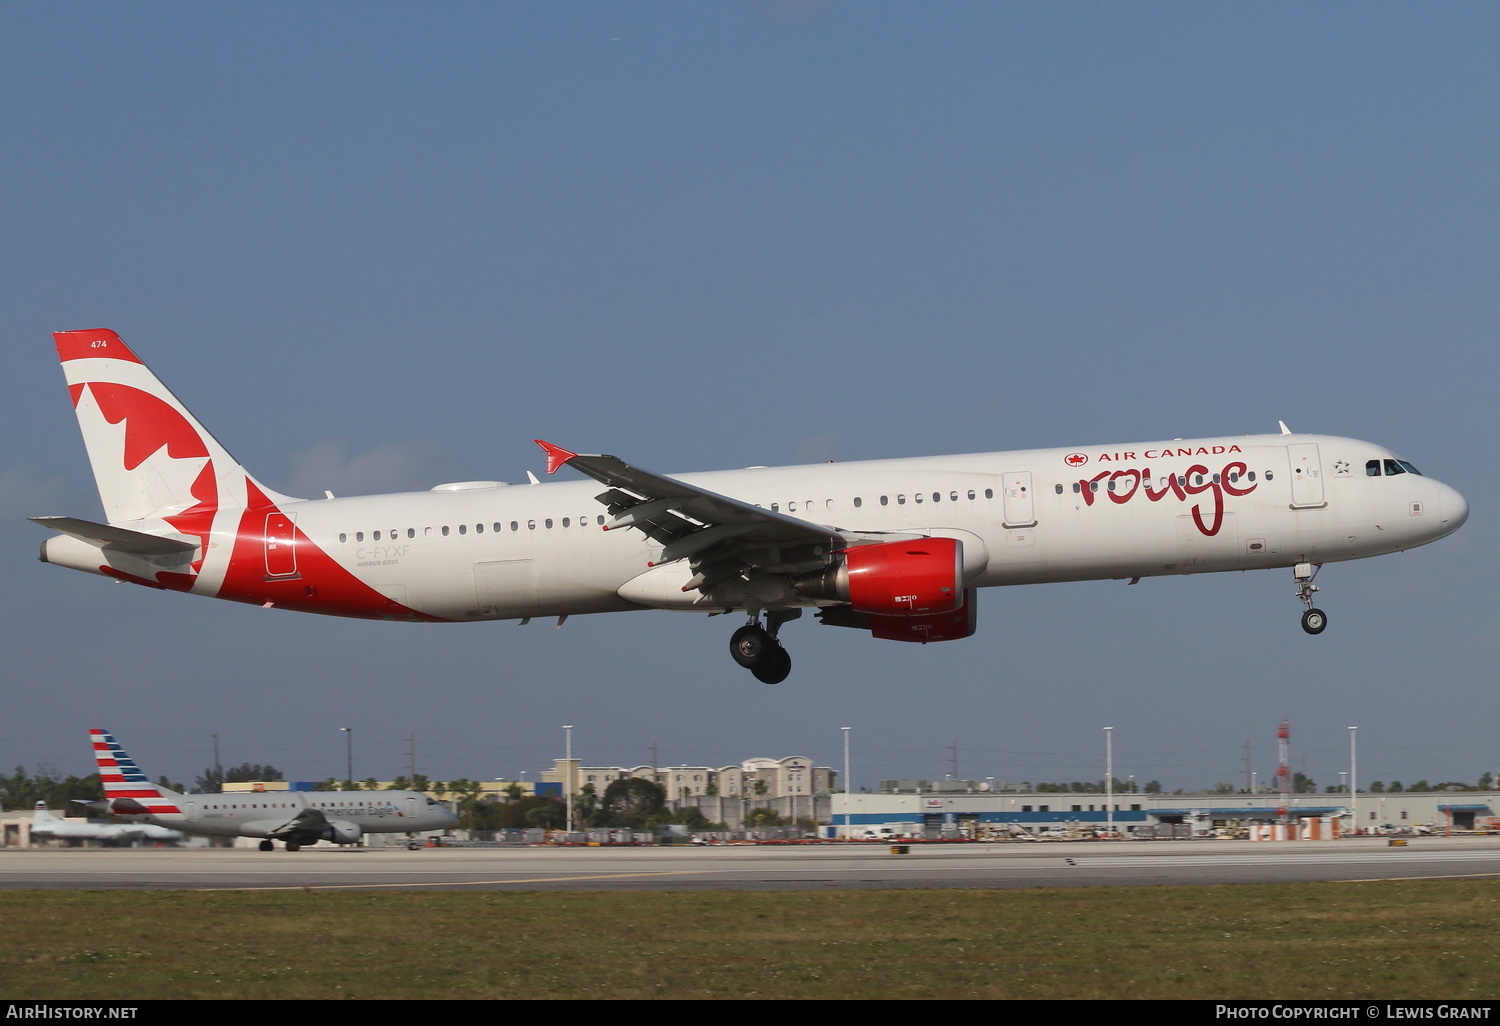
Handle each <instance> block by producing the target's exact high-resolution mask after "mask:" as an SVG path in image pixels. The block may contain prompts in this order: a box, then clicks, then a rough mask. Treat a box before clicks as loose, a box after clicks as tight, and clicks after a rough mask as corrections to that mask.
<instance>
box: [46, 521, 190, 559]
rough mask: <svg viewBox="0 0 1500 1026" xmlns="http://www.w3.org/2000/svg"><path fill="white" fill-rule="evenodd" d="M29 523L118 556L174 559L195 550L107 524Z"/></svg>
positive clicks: (183, 543) (188, 546)
mask: <svg viewBox="0 0 1500 1026" xmlns="http://www.w3.org/2000/svg"><path fill="white" fill-rule="evenodd" d="M30 520H31V522H32V523H33V524H41V525H42V526H43V527H45V528H48V529H49V530H53V531H56V532H57V533H58V534H66V535H68V536H69V537H70V538H77V539H78V540H79V541H84V542H88V543H89V544H90V545H97V546H99V547H100V548H105V549H114V550H116V551H118V552H133V553H135V554H137V555H140V556H175V555H178V554H180V553H183V552H192V551H193V550H194V549H196V548H197V547H198V546H197V545H196V544H195V543H193V542H189V541H178V540H177V539H176V538H163V537H161V536H160V535H155V534H144V533H142V532H140V531H131V530H127V529H126V528H123V527H111V526H110V525H109V524H96V523H94V522H93V521H90V520H79V519H77V518H75V517H31V518H30Z"/></svg>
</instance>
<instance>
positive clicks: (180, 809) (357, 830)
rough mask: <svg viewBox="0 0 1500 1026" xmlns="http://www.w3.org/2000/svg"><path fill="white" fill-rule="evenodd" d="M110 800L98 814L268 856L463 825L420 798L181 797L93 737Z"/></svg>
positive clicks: (111, 744) (98, 733)
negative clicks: (248, 841) (279, 847)
mask: <svg viewBox="0 0 1500 1026" xmlns="http://www.w3.org/2000/svg"><path fill="white" fill-rule="evenodd" d="M89 740H90V741H92V742H93V745H94V761H95V762H96V763H97V764H98V766H99V780H100V781H101V782H102V783H103V784H104V800H103V801H97V802H86V803H85V804H86V805H87V807H88V808H89V810H90V811H93V812H108V813H110V814H111V815H115V816H126V817H130V818H132V819H133V820H134V821H135V822H138V823H152V824H155V825H156V826H161V827H171V828H173V829H176V830H185V831H187V832H189V833H194V834H210V835H217V836H219V837H259V838H262V840H261V842H260V850H261V851H271V850H272V848H273V847H274V844H273V843H272V842H273V841H281V842H282V843H284V844H285V845H286V850H287V851H297V850H298V849H300V848H301V847H302V846H303V845H308V844H317V843H318V842H319V841H333V842H334V843H335V844H354V843H355V842H357V841H358V840H359V839H360V838H361V837H363V836H364V835H365V834H407V833H414V832H416V831H419V830H446V829H448V828H449V827H452V826H454V825H456V824H457V823H458V817H457V816H455V815H454V814H453V813H452V812H451V811H450V810H449V809H448V808H447V807H446V806H444V805H442V804H440V803H438V802H436V801H433V800H432V799H431V798H429V797H427V796H426V795H425V794H422V793H421V792H420V791H231V792H229V793H227V794H178V793H177V792H176V791H170V790H168V789H167V788H165V787H162V786H161V785H160V784H153V783H152V782H151V779H150V778H149V777H147V776H146V774H144V773H142V772H141V770H140V767H138V766H137V765H136V764H135V761H134V760H133V759H131V758H130V756H129V755H127V754H125V749H123V748H121V747H120V743H119V742H118V741H116V740H115V739H114V737H112V736H111V735H110V734H109V733H108V732H107V731H103V730H91V731H89Z"/></svg>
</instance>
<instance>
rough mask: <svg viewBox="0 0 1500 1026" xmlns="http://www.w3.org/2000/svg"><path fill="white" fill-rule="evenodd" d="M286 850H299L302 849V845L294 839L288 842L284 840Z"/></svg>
mask: <svg viewBox="0 0 1500 1026" xmlns="http://www.w3.org/2000/svg"><path fill="white" fill-rule="evenodd" d="M286 850H287V851H301V850H302V845H300V844H298V843H297V842H296V841H288V842H286Z"/></svg>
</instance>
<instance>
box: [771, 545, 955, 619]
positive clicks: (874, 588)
mask: <svg viewBox="0 0 1500 1026" xmlns="http://www.w3.org/2000/svg"><path fill="white" fill-rule="evenodd" d="M963 580H964V549H963V543H961V542H959V541H957V540H955V539H953V538H921V539H917V540H915V541H899V542H882V543H880V544H878V545H858V546H855V547H854V548H850V549H845V550H844V551H843V552H841V553H839V560H838V562H837V563H835V564H834V565H833V566H831V567H829V568H828V569H827V570H824V571H822V572H821V573H818V574H815V575H813V576H811V577H806V578H803V579H802V580H801V581H799V582H798V583H797V590H798V591H799V592H801V593H802V594H803V595H806V596H807V597H808V598H821V599H832V600H834V601H838V602H847V603H849V606H850V608H851V609H853V610H854V611H855V612H857V613H869V614H871V615H872V616H876V617H899V618H902V619H910V618H912V617H930V616H935V615H938V614H944V613H953V612H954V611H955V610H961V609H962V608H963V607H964V586H963ZM970 633H972V631H971V632H970Z"/></svg>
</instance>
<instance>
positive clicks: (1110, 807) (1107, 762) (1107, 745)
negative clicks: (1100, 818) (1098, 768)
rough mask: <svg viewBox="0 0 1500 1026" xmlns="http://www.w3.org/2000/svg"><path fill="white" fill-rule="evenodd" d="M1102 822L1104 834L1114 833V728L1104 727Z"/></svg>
mask: <svg viewBox="0 0 1500 1026" xmlns="http://www.w3.org/2000/svg"><path fill="white" fill-rule="evenodd" d="M1104 822H1105V831H1106V834H1107V835H1108V836H1110V837H1113V836H1114V833H1115V728H1114V727H1105V728H1104Z"/></svg>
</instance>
